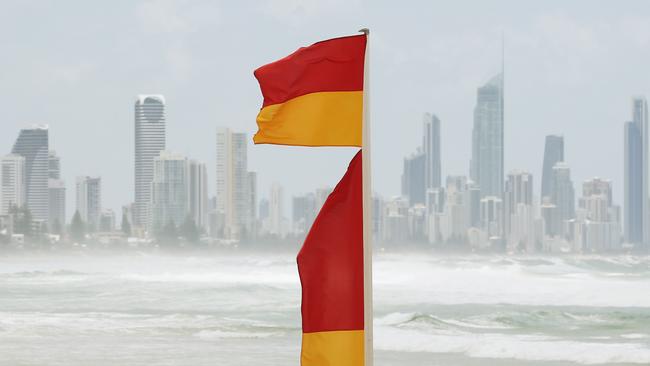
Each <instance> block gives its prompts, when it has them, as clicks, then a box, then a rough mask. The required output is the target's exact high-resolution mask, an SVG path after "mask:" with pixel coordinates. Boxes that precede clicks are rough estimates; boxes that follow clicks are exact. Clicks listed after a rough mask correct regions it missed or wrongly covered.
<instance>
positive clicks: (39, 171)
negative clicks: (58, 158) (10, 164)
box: [12, 125, 50, 223]
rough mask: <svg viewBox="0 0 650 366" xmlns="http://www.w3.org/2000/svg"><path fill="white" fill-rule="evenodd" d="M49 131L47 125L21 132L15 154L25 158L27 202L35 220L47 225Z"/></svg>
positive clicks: (15, 145)
mask: <svg viewBox="0 0 650 366" xmlns="http://www.w3.org/2000/svg"><path fill="white" fill-rule="evenodd" d="M49 146H50V145H49V131H48V127H47V126H46V125H43V126H34V127H33V128H28V129H24V130H20V135H19V136H18V139H17V140H16V143H15V144H14V148H13V150H12V153H13V154H18V155H21V156H22V157H24V158H25V177H26V178H25V182H26V194H25V200H26V204H27V208H28V209H29V210H30V211H31V213H32V217H33V218H34V220H37V221H41V222H42V223H46V222H47V220H48V218H49V213H48V204H49V191H48V177H49V157H48V155H49V151H50V148H49Z"/></svg>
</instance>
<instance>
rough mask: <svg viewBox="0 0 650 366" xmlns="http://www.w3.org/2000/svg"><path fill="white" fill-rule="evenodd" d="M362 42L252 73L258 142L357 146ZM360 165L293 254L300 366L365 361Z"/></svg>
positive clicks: (318, 48)
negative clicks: (259, 97)
mask: <svg viewBox="0 0 650 366" xmlns="http://www.w3.org/2000/svg"><path fill="white" fill-rule="evenodd" d="M366 42H367V36H366V34H363V35H359V36H351V37H342V38H335V39H330V40H327V41H322V42H318V43H315V44H313V45H311V46H309V47H303V48H300V49H299V50H297V51H296V52H294V53H292V54H291V55H289V56H287V57H285V58H283V59H281V60H279V61H276V62H273V63H271V64H268V65H265V66H262V67H260V68H259V69H257V70H255V77H256V78H257V80H258V81H259V83H260V88H261V89H262V94H263V95H264V104H263V105H262V109H261V110H260V112H259V114H258V115H257V124H258V127H259V130H258V132H257V134H255V137H254V138H253V140H254V141H255V143H256V144H279V145H300V146H361V145H362V132H363V131H362V130H363V85H364V65H365V53H366ZM361 159H362V157H361V151H359V152H358V153H357V154H356V156H355V157H354V158H353V159H352V162H351V163H350V165H349V167H348V170H347V172H346V173H345V175H344V176H343V178H342V179H341V181H340V182H339V184H338V185H337V186H336V188H335V189H334V191H333V192H332V193H331V194H330V195H329V197H328V198H327V200H326V201H325V204H324V205H323V208H322V209H321V211H320V213H319V214H318V216H317V218H316V220H315V221H314V224H313V225H312V227H311V230H310V231H309V234H308V235H307V238H306V239H305V243H304V244H303V247H302V249H301V250H300V253H299V254H298V259H297V260H298V271H299V273H300V282H301V285H302V329H303V337H302V353H301V357H300V360H301V364H302V365H303V366H363V365H364V364H365V363H366V362H365V352H364V347H365V335H364V332H365V331H364V322H365V320H364V315H365V314H364V309H365V307H364V233H363V216H364V215H363V192H364V189H363V179H362V161H361Z"/></svg>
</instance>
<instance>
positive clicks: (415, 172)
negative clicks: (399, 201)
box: [402, 149, 426, 206]
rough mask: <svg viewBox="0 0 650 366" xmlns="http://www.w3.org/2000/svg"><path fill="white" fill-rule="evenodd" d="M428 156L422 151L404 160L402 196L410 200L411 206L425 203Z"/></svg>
mask: <svg viewBox="0 0 650 366" xmlns="http://www.w3.org/2000/svg"><path fill="white" fill-rule="evenodd" d="M425 174H426V154H424V153H423V152H422V151H421V150H420V149H418V151H417V152H416V153H415V154H412V155H411V156H409V157H407V158H405V159H404V171H403V173H402V195H403V196H404V197H406V198H408V202H409V205H410V206H413V205H415V204H416V203H420V204H424V203H425V192H426V176H425Z"/></svg>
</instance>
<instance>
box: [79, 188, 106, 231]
mask: <svg viewBox="0 0 650 366" xmlns="http://www.w3.org/2000/svg"><path fill="white" fill-rule="evenodd" d="M101 182H102V181H101V178H100V177H87V176H86V177H77V211H78V212H79V215H80V216H81V220H83V221H84V222H85V223H86V227H87V228H88V230H89V231H95V230H97V229H98V227H99V217H100V214H101V212H102V183H101Z"/></svg>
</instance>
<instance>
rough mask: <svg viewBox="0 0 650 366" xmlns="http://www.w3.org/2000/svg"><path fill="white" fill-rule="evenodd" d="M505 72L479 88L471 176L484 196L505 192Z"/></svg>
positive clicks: (496, 195) (475, 113)
mask: <svg viewBox="0 0 650 366" xmlns="http://www.w3.org/2000/svg"><path fill="white" fill-rule="evenodd" d="M503 107H504V102H503V72H502V73H500V74H498V75H496V76H494V77H493V78H492V79H491V80H490V81H489V82H488V83H487V84H485V85H483V86H482V87H480V88H478V91H477V98H476V107H475V108H474V128H473V130H472V160H471V162H470V176H471V178H472V180H473V181H474V182H475V183H476V184H478V186H479V189H480V190H481V197H486V196H495V197H502V196H503V129H504V119H503V116H504V114H503Z"/></svg>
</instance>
